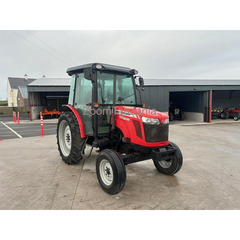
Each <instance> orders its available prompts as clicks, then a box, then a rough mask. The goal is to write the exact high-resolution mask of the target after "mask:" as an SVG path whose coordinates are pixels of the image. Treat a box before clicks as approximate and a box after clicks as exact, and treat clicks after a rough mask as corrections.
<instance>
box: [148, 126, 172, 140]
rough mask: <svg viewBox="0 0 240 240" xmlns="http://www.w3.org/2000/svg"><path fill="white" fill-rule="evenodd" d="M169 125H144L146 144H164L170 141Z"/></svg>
mask: <svg viewBox="0 0 240 240" xmlns="http://www.w3.org/2000/svg"><path fill="white" fill-rule="evenodd" d="M168 127H169V124H159V125H151V124H146V123H144V124H143V128H144V134H145V141H146V142H164V141H168Z"/></svg>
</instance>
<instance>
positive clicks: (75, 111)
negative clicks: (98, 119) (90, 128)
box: [63, 105, 87, 138]
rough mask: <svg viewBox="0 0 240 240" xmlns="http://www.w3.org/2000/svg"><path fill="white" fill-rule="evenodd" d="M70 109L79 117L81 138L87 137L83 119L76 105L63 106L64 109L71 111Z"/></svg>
mask: <svg viewBox="0 0 240 240" xmlns="http://www.w3.org/2000/svg"><path fill="white" fill-rule="evenodd" d="M69 110H70V111H72V112H73V114H74V115H75V117H76V118H77V121H78V125H79V130H80V135H81V138H86V137H87V136H86V135H85V133H84V127H83V122H82V119H81V117H80V115H79V113H78V112H77V110H76V109H75V108H74V107H72V106H71V105H64V106H63V111H69Z"/></svg>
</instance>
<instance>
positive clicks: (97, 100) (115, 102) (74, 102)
mask: <svg viewBox="0 0 240 240" xmlns="http://www.w3.org/2000/svg"><path fill="white" fill-rule="evenodd" d="M67 73H68V74H69V75H70V76H71V77H72V81H71V88H70V95H69V101H68V104H69V105H71V106H73V107H74V108H75V109H76V110H77V111H78V113H79V115H80V116H81V118H82V119H83V125H84V132H85V134H86V135H88V136H95V137H98V136H104V135H108V134H109V133H110V131H111V129H113V128H114V126H112V124H114V120H113V119H112V117H114V114H115V111H116V107H117V106H132V107H136V106H137V99H136V84H135V75H136V74H137V71H136V70H134V69H130V68H124V67H117V66H112V65H107V64H87V65H81V66H78V67H74V68H69V69H68V70H67ZM112 120H113V121H112Z"/></svg>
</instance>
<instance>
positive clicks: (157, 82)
mask: <svg viewBox="0 0 240 240" xmlns="http://www.w3.org/2000/svg"><path fill="white" fill-rule="evenodd" d="M144 84H145V85H146V86H229V85H230V86H233V85H239V86H240V80H239V79H144Z"/></svg>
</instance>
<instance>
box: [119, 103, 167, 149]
mask: <svg viewBox="0 0 240 240" xmlns="http://www.w3.org/2000/svg"><path fill="white" fill-rule="evenodd" d="M115 109H116V115H115V124H116V127H118V128H119V129H120V130H121V131H122V133H123V135H124V137H125V138H129V139H130V141H131V143H134V144H137V145H141V146H145V147H159V146H167V145H168V141H164V142H152V143H150V142H146V141H145V135H144V129H143V123H142V117H149V118H157V119H159V120H160V122H161V123H162V124H163V122H164V121H165V119H167V118H169V116H168V115H167V114H164V113H161V112H157V111H153V110H150V109H147V108H139V107H129V106H117V107H116V108H115ZM118 111H120V112H121V113H123V112H127V113H130V114H131V115H132V116H127V115H125V114H119V113H118ZM151 111H152V112H151ZM132 119H134V120H137V121H139V122H140V126H141V132H142V138H140V137H138V136H137V134H136V131H135V127H134V124H133V121H132Z"/></svg>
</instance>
